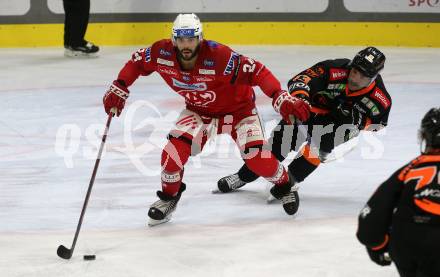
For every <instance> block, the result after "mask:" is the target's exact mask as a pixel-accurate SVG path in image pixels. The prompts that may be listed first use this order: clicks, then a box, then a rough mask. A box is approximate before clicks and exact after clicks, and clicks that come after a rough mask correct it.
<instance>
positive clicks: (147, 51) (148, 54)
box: [145, 47, 151, 63]
mask: <svg viewBox="0 0 440 277" xmlns="http://www.w3.org/2000/svg"><path fill="white" fill-rule="evenodd" d="M145 61H146V62H147V63H149V62H150V61H151V47H148V48H147V49H145Z"/></svg>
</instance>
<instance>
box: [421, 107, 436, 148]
mask: <svg viewBox="0 0 440 277" xmlns="http://www.w3.org/2000/svg"><path fill="white" fill-rule="evenodd" d="M419 137H420V139H421V140H422V142H424V143H425V144H426V147H429V148H436V149H440V108H432V109H430V110H429V111H428V112H427V113H426V114H425V116H424V117H423V119H422V123H421V125H420V130H419Z"/></svg>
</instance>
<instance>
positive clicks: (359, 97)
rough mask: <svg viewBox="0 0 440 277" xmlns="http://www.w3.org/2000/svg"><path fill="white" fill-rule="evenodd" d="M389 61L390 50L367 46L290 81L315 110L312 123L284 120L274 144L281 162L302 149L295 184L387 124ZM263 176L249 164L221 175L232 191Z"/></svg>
mask: <svg viewBox="0 0 440 277" xmlns="http://www.w3.org/2000/svg"><path fill="white" fill-rule="evenodd" d="M384 64H385V55H384V54H383V53H382V52H381V51H380V50H378V49H377V48H375V47H367V48H365V49H363V50H361V51H360V52H359V53H357V54H356V55H355V57H354V58H353V59H352V60H350V59H335V60H325V61H322V62H319V63H317V64H315V65H314V66H312V67H310V68H308V69H306V70H304V71H302V72H301V73H299V74H297V75H295V76H294V77H293V78H292V79H290V80H289V82H288V84H287V85H288V89H289V92H290V94H291V95H293V96H295V97H299V98H302V99H304V100H305V101H308V102H309V103H310V104H311V106H312V114H311V116H310V118H309V120H308V121H306V122H298V121H295V120H294V119H293V118H292V120H291V122H286V121H285V120H281V121H280V122H279V123H278V125H277V126H276V127H275V129H274V130H273V132H272V135H271V138H270V140H269V147H271V151H272V153H273V154H274V155H275V157H277V158H278V159H279V160H280V161H283V160H284V159H285V158H286V156H287V154H288V153H289V152H291V151H298V156H297V158H295V159H294V160H293V161H292V162H291V163H290V164H289V166H288V171H289V174H290V176H291V177H292V179H293V180H295V183H299V182H302V181H303V180H304V179H305V178H306V177H307V176H309V175H310V174H311V173H312V172H313V171H314V170H315V169H316V168H318V166H319V165H320V164H321V163H322V162H324V161H326V159H327V158H328V155H329V154H330V153H331V152H332V150H333V149H334V148H335V147H336V146H338V145H341V144H343V143H344V142H347V141H348V140H350V139H352V138H354V137H356V136H357V135H358V134H359V132H360V131H361V130H366V131H377V130H379V129H381V128H383V127H385V126H386V125H387V122H388V114H389V112H390V109H391V97H390V95H389V94H388V92H387V90H386V88H385V86H384V83H383V81H382V77H381V76H380V74H379V72H380V71H381V70H382V69H383V68H384ZM305 141H307V143H305V144H304V142H305ZM258 177H259V176H258V175H256V174H255V173H253V172H252V171H251V170H250V169H249V168H248V167H246V165H243V166H242V167H241V168H240V170H239V171H238V172H237V173H235V174H232V175H229V176H226V177H223V178H221V179H220V180H219V181H218V189H219V191H221V192H230V191H233V190H236V189H238V188H240V187H242V186H244V185H245V184H246V183H249V182H252V181H254V180H256V179H257V178H258ZM297 188H298V186H296V185H295V186H293V187H292V191H294V193H293V194H292V196H293V197H294V198H295V201H296V205H297V208H298V206H299V197H298V193H297ZM272 190H273V189H272ZM272 190H271V194H272V195H273V196H274V197H275V198H278V197H277V192H276V191H272ZM296 210H297V209H296ZM296 210H295V213H296Z"/></svg>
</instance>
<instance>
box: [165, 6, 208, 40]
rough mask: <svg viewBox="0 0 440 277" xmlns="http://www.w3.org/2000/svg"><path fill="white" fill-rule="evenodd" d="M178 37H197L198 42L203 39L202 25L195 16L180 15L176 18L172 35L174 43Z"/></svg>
mask: <svg viewBox="0 0 440 277" xmlns="http://www.w3.org/2000/svg"><path fill="white" fill-rule="evenodd" d="M178 37H197V38H198V39H199V41H201V40H202V39H203V32H202V23H201V22H200V19H199V17H198V16H197V15H195V14H193V13H181V14H179V15H178V16H177V17H176V19H175V20H174V23H173V33H172V40H173V42H174V43H175V42H176V38H178Z"/></svg>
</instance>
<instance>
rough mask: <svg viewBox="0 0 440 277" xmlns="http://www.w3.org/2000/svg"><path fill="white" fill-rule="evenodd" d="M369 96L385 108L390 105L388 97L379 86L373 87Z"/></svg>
mask: <svg viewBox="0 0 440 277" xmlns="http://www.w3.org/2000/svg"><path fill="white" fill-rule="evenodd" d="M370 96H371V98H373V99H375V100H376V101H377V102H379V103H380V104H381V105H382V106H383V107H384V108H385V109H387V108H388V107H389V106H390V105H391V101H390V99H388V97H387V96H386V95H385V94H384V93H383V91H382V90H380V89H379V88H375V89H374V91H373V92H372V93H371V95H370Z"/></svg>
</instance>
